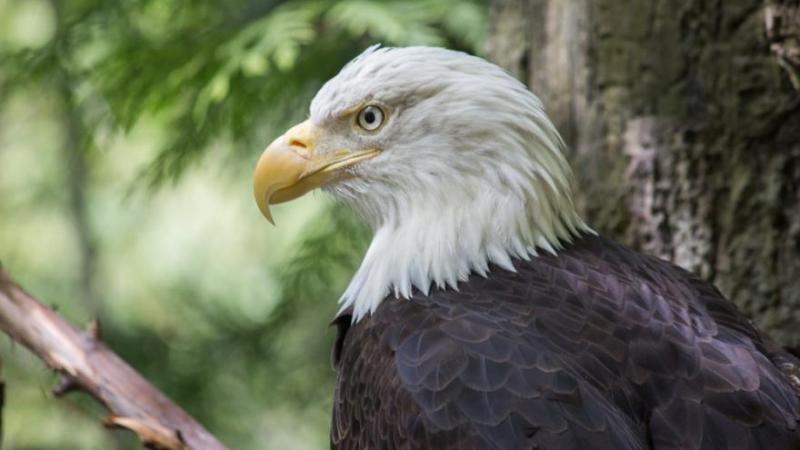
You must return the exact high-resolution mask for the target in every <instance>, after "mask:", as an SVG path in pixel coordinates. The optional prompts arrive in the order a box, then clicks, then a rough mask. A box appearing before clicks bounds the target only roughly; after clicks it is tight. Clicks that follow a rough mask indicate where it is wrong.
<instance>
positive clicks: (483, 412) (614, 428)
mask: <svg viewBox="0 0 800 450" xmlns="http://www.w3.org/2000/svg"><path fill="white" fill-rule="evenodd" d="M515 267H516V268H517V272H516V273H512V272H508V271H504V270H502V269H500V268H497V267H493V268H492V271H491V273H490V276H489V277H488V278H482V277H480V276H472V277H471V278H470V280H469V281H468V282H465V283H462V284H460V285H459V291H458V292H456V291H453V290H446V291H434V292H432V293H431V294H430V295H427V296H425V295H423V294H420V293H419V292H417V293H416V294H415V296H414V297H413V298H412V299H411V300H401V299H394V298H388V299H386V300H385V301H384V302H383V303H382V304H381V306H380V307H379V308H378V310H377V311H376V313H375V314H373V315H372V316H368V317H366V318H364V319H363V320H361V321H359V322H358V323H356V324H354V325H352V326H349V323H350V318H349V316H346V315H345V316H342V317H340V318H339V319H337V324H338V325H339V328H340V337H339V339H338V340H337V344H336V348H335V349H334V363H335V365H336V367H337V370H338V380H337V386H336V394H335V399H334V411H333V423H332V430H331V447H332V448H335V449H462V450H469V449H559V450H570V449H609V450H611V449H614V450H616V449H619V450H623V449H659V450H660V449H705V450H712V449H713V450H722V449H764V450H783V449H800V431H798V426H800V424H799V423H798V422H800V401H799V400H798V392H799V391H798V386H797V384H796V382H797V381H800V380H796V379H793V377H795V376H796V375H797V373H798V361H797V359H795V358H793V357H792V356H791V355H789V354H787V353H785V352H784V351H783V350H781V349H779V348H777V347H775V346H773V345H771V344H770V343H769V342H768V341H766V340H765V339H763V338H762V337H761V336H760V335H759V333H758V332H757V331H756V330H755V329H754V328H753V327H752V326H751V324H750V323H749V321H748V320H747V319H745V318H744V317H742V315H741V314H740V313H739V312H738V311H737V310H736V309H735V308H734V307H733V306H732V305H731V304H730V303H729V302H728V301H726V300H725V299H724V298H723V297H722V296H721V294H720V293H719V292H718V291H717V290H716V289H715V288H714V287H713V286H711V285H710V284H708V283H706V282H704V281H701V280H699V279H697V278H696V277H694V276H693V275H691V274H689V273H687V272H685V271H683V270H681V269H679V268H677V267H675V266H672V265H670V264H669V263H667V262H664V261H661V260H659V259H656V258H652V257H647V256H643V255H640V254H638V253H636V252H634V251H632V250H629V249H627V248H625V247H622V246H619V245H617V244H614V243H612V242H610V241H607V240H605V239H603V238H601V237H596V236H585V237H582V238H580V239H578V240H577V241H576V242H575V243H573V244H571V245H569V246H567V248H565V249H564V250H562V251H561V252H559V254H558V256H553V255H542V256H540V257H537V258H533V259H532V260H531V261H515ZM793 383H795V384H793Z"/></svg>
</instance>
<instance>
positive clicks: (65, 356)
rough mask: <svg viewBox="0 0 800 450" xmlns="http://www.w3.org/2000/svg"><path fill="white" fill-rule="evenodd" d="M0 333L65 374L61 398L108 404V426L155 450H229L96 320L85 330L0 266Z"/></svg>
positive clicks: (59, 392) (60, 386)
mask: <svg viewBox="0 0 800 450" xmlns="http://www.w3.org/2000/svg"><path fill="white" fill-rule="evenodd" d="M0 329H2V330H3V332H5V333H6V334H8V335H9V336H10V337H11V338H12V339H14V340H15V341H17V342H19V343H21V344H22V345H24V346H25V347H27V348H28V349H29V350H30V351H31V352H33V353H34V354H35V355H36V356H38V357H39V358H41V359H42V360H43V361H44V362H45V363H46V364H47V366H48V367H50V368H51V369H53V370H54V371H56V372H58V373H60V374H61V376H62V378H61V382H60V383H59V384H58V386H56V387H55V388H54V389H53V393H54V394H55V395H57V396H60V395H63V394H66V393H67V392H70V391H73V390H83V391H86V392H87V393H89V394H91V395H92V396H93V397H94V398H96V399H97V400H98V401H100V402H101V403H102V404H103V405H105V406H106V407H107V408H108V409H109V411H110V412H111V415H110V416H109V417H108V418H107V419H106V421H105V424H106V425H107V426H112V427H122V428H127V429H129V430H131V431H133V432H135V433H136V434H137V435H138V436H139V438H140V440H141V441H142V443H143V444H144V445H146V446H148V447H150V448H157V449H165V450H184V449H187V450H188V449H197V450H201V449H202V450H224V449H225V447H224V446H223V445H222V444H221V443H220V442H219V441H218V440H217V439H216V438H215V437H214V436H212V435H211V434H210V433H209V432H208V431H206V430H205V429H204V428H203V427H202V426H201V425H200V424H199V423H198V422H197V421H196V420H195V419H194V418H192V417H191V416H190V415H189V414H187V413H186V412H185V411H183V410H182V409H181V408H180V407H179V406H177V405H176V404H174V403H173V402H172V401H170V400H169V399H168V398H167V397H166V396H165V395H164V394H162V393H161V392H160V391H159V390H158V389H156V388H155V387H154V386H153V385H152V384H150V383H149V382H148V381H147V380H145V379H144V378H143V377H142V376H141V375H140V374H139V373H137V372H136V371H135V370H134V369H133V368H131V367H130V366H129V365H127V364H126V363H125V362H124V361H123V360H122V359H121V358H120V357H119V356H117V355H116V354H115V353H114V352H113V351H112V350H111V349H109V348H108V347H107V346H106V345H105V344H104V343H103V342H102V341H101V340H100V336H99V328H98V326H97V323H96V322H94V323H93V324H92V325H91V326H90V327H89V330H88V331H80V330H78V329H76V328H75V327H73V326H72V325H70V324H69V323H68V322H67V321H65V320H64V319H62V318H61V317H60V316H59V315H58V314H56V312H55V311H53V310H52V309H51V308H49V307H47V306H44V305H43V304H42V303H40V302H39V301H37V300H36V299H34V298H33V297H31V296H30V295H28V294H27V293H26V292H25V291H24V290H22V288H20V287H19V286H18V285H17V284H16V283H15V282H14V281H13V280H11V278H10V277H9V276H8V274H7V273H6V272H5V271H4V270H3V269H2V268H0Z"/></svg>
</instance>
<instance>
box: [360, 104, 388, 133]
mask: <svg viewBox="0 0 800 450" xmlns="http://www.w3.org/2000/svg"><path fill="white" fill-rule="evenodd" d="M381 125H383V110H382V109H381V108H380V107H378V106H375V105H369V106H365V107H364V109H362V110H361V111H360V112H359V113H358V126H360V127H361V128H363V129H365V130H367V131H375V130H377V129H378V128H380V126H381Z"/></svg>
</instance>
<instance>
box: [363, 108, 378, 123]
mask: <svg viewBox="0 0 800 450" xmlns="http://www.w3.org/2000/svg"><path fill="white" fill-rule="evenodd" d="M364 121H365V122H367V123H368V124H370V125H371V124H372V122H375V113H374V112H372V111H371V110H368V111H364Z"/></svg>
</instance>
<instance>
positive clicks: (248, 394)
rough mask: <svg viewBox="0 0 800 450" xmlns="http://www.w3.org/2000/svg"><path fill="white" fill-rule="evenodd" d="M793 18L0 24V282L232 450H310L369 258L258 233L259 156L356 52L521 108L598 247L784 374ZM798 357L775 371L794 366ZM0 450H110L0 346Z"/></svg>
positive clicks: (597, 1)
mask: <svg viewBox="0 0 800 450" xmlns="http://www.w3.org/2000/svg"><path fill="white" fill-rule="evenodd" d="M798 17H800V3H798V2H797V0H725V1H721V0H715V1H709V0H663V1H658V2H650V1H637V0H485V1H477V0H475V1H448V0H440V1H439V0H373V1H368V0H341V1H331V0H282V1H281V0H119V1H106V0H102V1H101V0H0V261H2V263H3V265H4V267H5V268H6V269H7V270H8V271H9V272H10V273H11V275H12V276H13V277H15V278H16V279H17V280H18V281H19V282H20V283H21V284H22V285H23V286H24V287H26V288H27V289H28V290H29V291H30V292H31V293H32V294H34V295H35V296H36V297H38V298H40V299H42V300H43V301H45V302H47V303H49V304H51V305H53V306H54V307H55V308H56V309H57V310H58V311H59V312H60V313H61V314H63V315H64V316H65V317H67V318H68V319H69V320H71V321H72V322H73V323H77V324H81V323H88V322H89V321H90V320H91V319H93V318H99V319H100V322H101V324H102V329H103V337H104V340H105V341H107V342H108V343H109V345H110V346H111V347H112V348H113V349H114V350H115V351H116V352H117V353H118V354H120V355H121V356H122V357H123V358H124V359H126V360H127V361H128V362H129V363H131V365H133V366H134V367H136V368H137V369H138V370H140V371H141V372H142V373H143V374H144V375H145V376H146V377H147V378H149V379H150V380H151V381H153V382H154V383H155V384H156V385H157V386H158V387H159V388H161V390H162V391H164V392H165V393H167V394H168V395H169V396H170V397H172V398H173V399H174V400H176V401H177V402H178V403H179V404H180V405H182V406H184V407H185V408H186V409H187V410H188V412H189V413H191V414H192V415H194V416H195V417H196V418H198V419H199V420H200V421H201V422H202V423H203V424H204V425H206V427H207V428H208V429H209V430H210V431H211V432H213V433H214V434H216V435H217V436H218V437H219V438H220V439H221V440H222V441H223V442H225V443H226V444H227V445H229V446H230V448H232V449H298V450H304V449H324V448H328V437H327V436H328V428H329V417H330V409H331V396H332V388H333V378H334V372H333V371H332V369H331V368H330V365H329V351H330V345H331V343H332V341H333V339H334V335H335V333H334V331H333V330H331V329H330V328H329V327H328V323H329V322H330V320H331V319H332V317H333V314H334V313H335V310H336V300H337V299H338V296H339V295H340V293H341V292H342V290H343V288H344V286H345V285H346V283H347V281H348V280H349V278H350V276H351V274H352V273H353V271H354V269H355V267H356V265H357V264H358V262H359V261H360V259H361V256H362V254H363V251H364V249H365V246H366V244H367V240H368V239H369V232H368V230H366V229H364V228H363V227H362V226H360V225H359V224H358V222H357V221H356V220H354V218H353V217H352V216H351V215H350V213H349V212H348V211H347V210H346V209H344V208H341V207H339V206H338V205H336V204H335V203H333V202H332V201H331V200H330V199H329V198H327V197H326V196H325V195H323V194H316V195H310V196H306V197H304V198H302V199H300V200H298V201H295V202H292V203H290V204H288V205H280V206H278V207H276V208H275V210H274V215H275V219H276V222H277V224H278V226H277V227H271V226H270V225H269V224H268V223H267V222H266V221H265V220H264V219H263V218H262V217H261V215H260V214H259V212H258V209H257V208H256V206H255V204H254V202H253V199H252V194H251V175H252V169H253V167H254V164H255V160H256V158H257V157H258V155H259V154H260V152H261V150H262V149H263V148H264V147H265V146H266V145H267V143H269V142H270V141H272V139H273V138H274V137H275V136H277V135H278V134H280V133H281V132H282V131H283V130H284V129H285V128H286V127H287V126H288V125H290V124H292V123H294V122H296V121H298V120H301V119H303V118H305V116H306V115H307V109H308V103H309V101H310V99H311V98H312V97H313V95H314V93H315V92H316V90H317V89H318V88H319V87H320V86H321V85H322V83H323V82H324V81H325V80H327V79H328V78H330V77H331V76H333V75H334V74H335V73H336V72H337V71H338V70H339V68H340V67H341V66H342V65H343V64H345V63H346V62H347V61H348V60H349V59H351V58H352V57H354V56H355V55H357V54H358V53H360V52H361V51H362V50H363V49H365V48H366V47H368V46H369V45H371V44H375V43H382V44H384V45H411V44H427V45H440V46H446V47H450V48H454V49H458V50H463V51H466V52H470V53H474V54H478V55H482V56H485V57H487V58H489V59H491V60H492V61H495V62H497V63H498V64H500V65H501V66H503V67H504V68H505V69H506V70H508V71H509V72H510V73H511V74H513V75H514V76H516V77H518V78H519V79H521V80H522V81H524V82H526V83H527V84H528V85H529V86H530V87H531V88H532V89H533V91H534V92H535V93H537V95H539V96H540V97H541V98H542V100H543V101H544V104H545V105H546V108H547V111H548V114H549V115H550V117H551V118H552V119H553V121H554V122H555V124H556V126H557V127H558V129H559V130H560V131H561V133H562V135H563V136H564V138H565V141H566V142H567V144H568V148H569V149H568V154H567V157H568V158H569V159H570V162H571V164H572V166H573V168H574V169H575V173H576V176H577V179H578V188H579V195H578V198H577V203H578V206H579V208H580V209H581V211H582V213H583V214H584V216H585V217H586V219H587V221H588V222H589V223H590V224H591V225H592V226H593V227H594V228H595V229H597V230H598V231H600V232H602V233H603V234H606V235H608V236H610V237H612V238H615V239H617V240H620V241H623V242H625V243H627V244H629V245H631V246H634V247H635V248H637V249H640V250H642V251H645V252H648V253H651V254H655V255H658V256H660V257H662V258H664V259H667V260H670V261H673V262H675V263H676V264H679V265H681V266H683V267H685V268H687V269H689V270H692V271H694V272H696V273H698V274H699V275H700V276H702V277H704V278H705V279H708V280H710V281H712V282H714V283H715V284H716V285H717V286H718V287H719V288H720V289H721V290H722V292H723V293H724V294H725V295H727V296H728V297H729V298H730V299H731V300H733V301H734V302H735V303H736V304H737V305H738V306H739V307H740V308H741V309H742V310H743V311H744V312H745V313H747V314H749V315H750V316H751V317H752V318H753V319H754V320H755V322H756V323H757V324H758V325H759V326H760V327H761V328H762V329H764V330H766V331H768V332H769V333H770V334H771V335H772V336H773V337H775V338H776V339H777V340H778V341H779V342H780V343H782V344H784V345H786V346H790V347H794V348H795V349H800V329H798V327H797V323H800V277H798V276H797V275H798V274H800V20H797V18H798ZM798 353H800V351H798ZM0 358H2V369H3V370H2V377H3V379H4V380H5V382H6V385H7V389H6V391H7V395H6V400H5V407H4V408H3V418H4V423H3V425H4V426H3V434H4V436H3V444H4V446H5V448H7V449H27V450H31V449H112V450H122V449H134V448H139V444H138V443H137V441H136V439H135V437H133V436H132V435H131V434H130V433H127V432H121V431H109V430H106V429H104V428H102V427H101V426H100V425H99V421H100V419H101V418H102V417H103V415H104V411H103V410H102V409H101V408H100V407H99V406H97V405H96V404H95V403H94V402H92V401H91V400H90V399H88V398H86V397H85V396H84V395H82V394H73V395H68V396H66V397H65V398H63V399H61V400H58V401H56V400H53V399H52V396H51V394H50V389H51V388H52V386H53V385H54V384H55V382H56V379H55V376H54V375H52V374H51V373H49V371H48V370H47V369H45V367H44V365H43V364H42V363H41V362H40V361H39V360H37V359H36V358H35V357H33V356H32V355H31V354H30V353H28V352H27V351H26V350H25V349H24V348H21V347H19V346H17V345H15V344H13V343H12V342H11V341H10V340H9V339H6V338H2V339H0Z"/></svg>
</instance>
